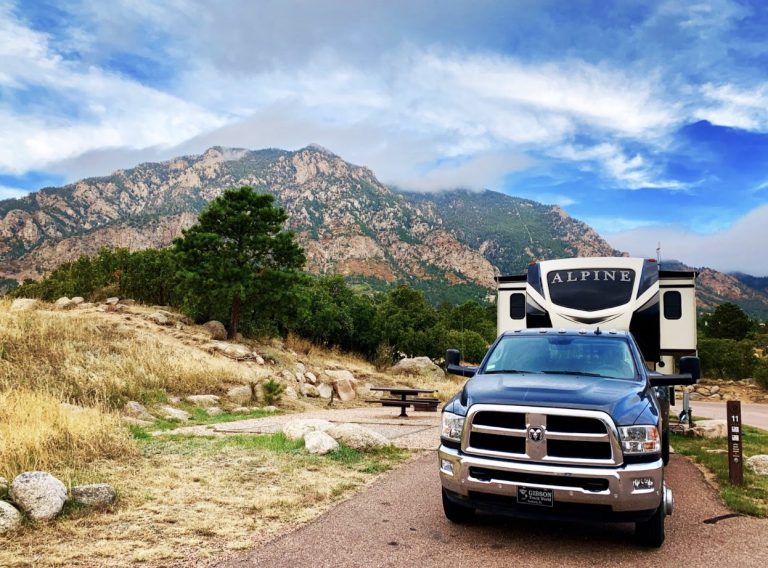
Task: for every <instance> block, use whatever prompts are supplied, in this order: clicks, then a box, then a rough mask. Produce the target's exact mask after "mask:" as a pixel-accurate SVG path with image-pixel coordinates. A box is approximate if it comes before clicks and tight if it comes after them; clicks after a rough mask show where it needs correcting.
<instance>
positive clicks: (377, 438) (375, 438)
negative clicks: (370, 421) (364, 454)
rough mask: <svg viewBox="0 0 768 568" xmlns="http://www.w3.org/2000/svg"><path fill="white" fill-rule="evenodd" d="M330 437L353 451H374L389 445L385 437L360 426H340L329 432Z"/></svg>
mask: <svg viewBox="0 0 768 568" xmlns="http://www.w3.org/2000/svg"><path fill="white" fill-rule="evenodd" d="M327 433H328V435H329V436H331V437H332V438H333V439H335V440H336V441H337V442H340V443H342V444H344V445H345V446H347V447H349V448H352V449H353V450H360V451H364V450H372V449H375V448H383V447H384V446H388V445H389V440H388V439H387V438H386V437H385V436H384V435H383V434H379V433H378V432H375V431H373V430H371V429H370V428H366V427H365V426H361V425H360V424H338V425H335V426H333V427H332V428H331V429H329V430H327Z"/></svg>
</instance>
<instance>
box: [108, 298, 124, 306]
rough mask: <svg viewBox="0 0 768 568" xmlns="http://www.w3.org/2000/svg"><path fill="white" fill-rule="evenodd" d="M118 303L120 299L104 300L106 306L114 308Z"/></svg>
mask: <svg viewBox="0 0 768 568" xmlns="http://www.w3.org/2000/svg"><path fill="white" fill-rule="evenodd" d="M118 302H120V298H114V297H113V298H107V299H106V300H104V303H105V304H107V305H108V306H116V305H117V304H118Z"/></svg>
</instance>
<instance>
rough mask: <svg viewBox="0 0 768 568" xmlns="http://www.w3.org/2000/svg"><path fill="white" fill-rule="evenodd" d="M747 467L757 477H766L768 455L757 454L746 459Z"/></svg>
mask: <svg viewBox="0 0 768 568" xmlns="http://www.w3.org/2000/svg"><path fill="white" fill-rule="evenodd" d="M747 467H748V468H749V469H751V470H752V471H754V472H755V473H756V474H757V475H768V455H766V454H758V455H756V456H752V457H750V458H747Z"/></svg>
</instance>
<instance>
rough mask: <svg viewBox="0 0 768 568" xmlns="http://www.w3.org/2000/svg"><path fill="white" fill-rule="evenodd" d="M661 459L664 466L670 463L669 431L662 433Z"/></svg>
mask: <svg viewBox="0 0 768 568" xmlns="http://www.w3.org/2000/svg"><path fill="white" fill-rule="evenodd" d="M661 459H662V460H663V461H664V465H667V464H668V463H669V429H667V430H664V432H662V433H661Z"/></svg>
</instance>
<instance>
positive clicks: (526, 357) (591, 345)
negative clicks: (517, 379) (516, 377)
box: [481, 335, 637, 379]
mask: <svg viewBox="0 0 768 568" xmlns="http://www.w3.org/2000/svg"><path fill="white" fill-rule="evenodd" d="M481 373H484V374H498V373H541V374H565V375H572V374H574V375H575V374H577V375H586V376H595V377H607V378H608V377H609V378H616V379H635V378H637V368H636V367H635V362H634V359H633V358H632V351H631V350H630V348H629V344H628V343H627V341H626V340H625V339H624V338H622V337H601V336H595V335H584V336H581V335H579V336H574V335H564V336H551V335H541V336H525V335H523V336H514V335H513V336H507V337H504V338H502V339H501V341H499V342H498V343H497V344H496V347H495V348H494V349H493V351H492V352H491V354H490V355H489V357H488V361H487V363H486V364H485V367H484V368H483V369H482V370H481Z"/></svg>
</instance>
